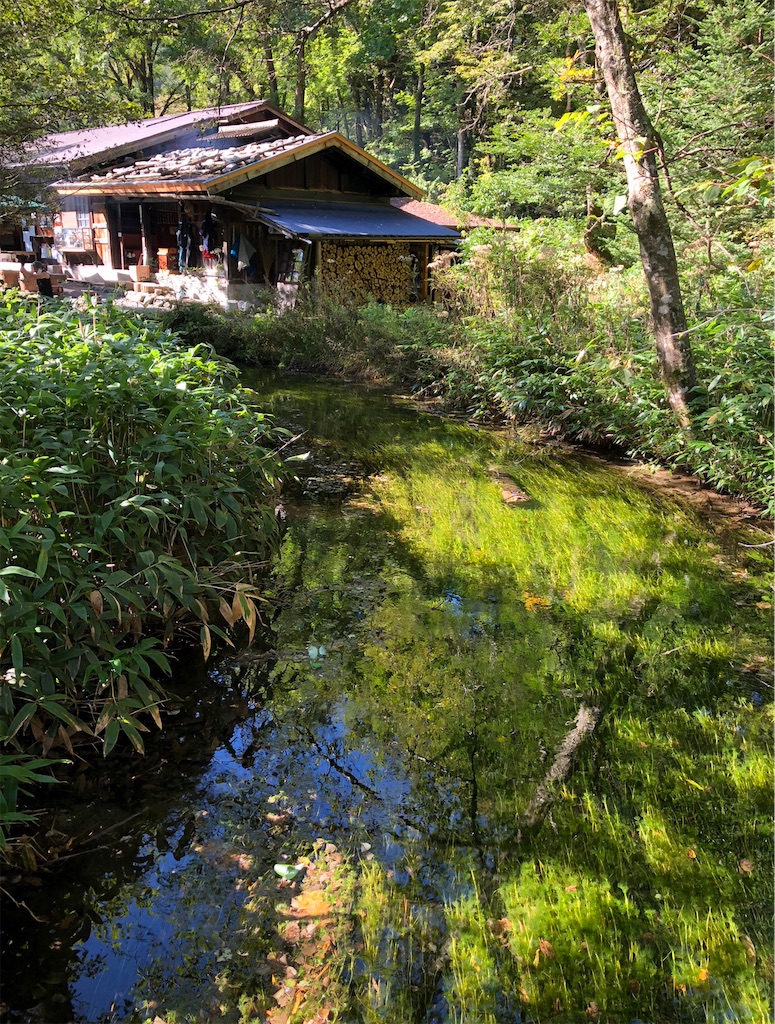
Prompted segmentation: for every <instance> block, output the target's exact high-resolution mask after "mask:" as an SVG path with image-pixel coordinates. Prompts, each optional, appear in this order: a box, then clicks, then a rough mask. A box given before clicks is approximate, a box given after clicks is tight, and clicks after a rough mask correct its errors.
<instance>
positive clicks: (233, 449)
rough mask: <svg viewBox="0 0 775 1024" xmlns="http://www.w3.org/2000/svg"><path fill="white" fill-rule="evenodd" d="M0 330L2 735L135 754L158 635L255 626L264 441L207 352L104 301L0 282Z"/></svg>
mask: <svg viewBox="0 0 775 1024" xmlns="http://www.w3.org/2000/svg"><path fill="white" fill-rule="evenodd" d="M0 327H1V333H0V352H1V353H2V360H1V361H0V365H1V366H2V370H1V371H0V397H1V398H2V404H1V405H0V456H1V457H2V461H0V501H1V503H2V508H3V513H2V519H1V520H0V550H2V552H3V562H4V567H3V568H0V601H2V603H3V606H4V611H3V614H2V620H0V658H2V671H3V673H4V674H3V677H2V681H0V731H1V732H2V740H3V742H4V743H5V744H6V745H8V746H9V747H10V749H11V750H21V749H23V746H24V745H29V744H31V743H33V742H36V743H39V744H40V749H41V751H42V753H43V755H44V756H46V755H47V754H48V752H49V751H50V750H51V749H52V748H54V747H64V748H65V749H67V750H68V751H69V752H71V753H72V751H73V739H74V738H75V737H76V735H79V736H80V737H81V738H82V737H83V736H89V735H93V736H95V737H100V739H101V741H102V744H103V750H104V753H105V754H107V753H109V752H110V750H111V749H112V748H113V747H114V745H115V744H116V742H117V740H118V739H119V737H120V736H122V735H123V736H124V737H125V739H127V740H129V742H130V743H131V744H132V746H133V747H135V749H137V750H138V751H142V749H143V739H142V735H141V734H142V732H144V731H147V726H146V725H145V724H144V722H143V718H144V717H146V716H150V717H151V718H152V719H153V720H154V721H155V722H156V724H157V725H160V724H161V717H160V713H159V707H160V704H161V703H162V701H163V699H164V693H163V690H162V689H161V688H160V687H159V685H158V683H157V679H158V677H159V675H160V674H164V673H167V672H168V671H169V667H170V662H169V657H168V654H167V653H165V650H164V648H167V647H169V645H170V644H171V643H172V642H173V641H176V640H179V639H181V638H183V637H187V638H189V639H195V642H200V643H201V645H202V647H203V650H204V653H205V656H207V655H208V654H209V651H210V648H211V645H212V643H213V640H214V638H215V637H217V636H224V635H225V632H224V631H225V630H226V628H227V627H230V626H232V625H234V623H235V622H237V621H239V620H241V619H243V618H244V619H245V621H246V622H247V624H248V627H249V628H250V631H251V635H252V632H253V631H254V629H255V625H256V620H257V616H258V605H257V602H259V601H260V600H262V598H261V595H260V591H259V589H258V587H257V583H256V579H255V569H256V564H257V563H258V562H259V561H260V560H261V559H263V558H264V557H265V555H266V553H267V552H268V550H269V548H270V546H271V545H272V544H273V542H274V541H275V540H276V539H277V533H278V527H277V523H276V520H275V516H274V494H275V490H276V487H277V484H278V480H279V474H280V471H281V467H280V462H279V459H278V457H277V455H276V453H275V450H274V449H275V446H276V445H277V444H278V443H279V442H278V437H277V436H276V434H275V432H274V431H273V429H272V427H271V425H270V424H269V422H268V421H267V420H266V418H265V417H264V415H263V414H262V413H261V412H259V411H258V410H257V409H256V408H255V405H254V404H253V403H252V401H251V397H250V393H249V392H247V391H245V390H243V389H241V388H239V387H238V386H237V385H236V384H235V381H234V370H233V368H231V367H230V366H229V365H228V364H225V363H222V362H217V361H215V360H214V359H213V358H212V357H211V354H210V350H209V349H206V348H204V347H201V346H200V347H198V348H189V349H186V348H185V347H183V346H182V345H181V343H180V341H179V339H178V338H177V337H176V336H175V335H173V334H171V333H170V332H168V331H165V330H160V329H159V328H158V327H155V326H148V325H142V324H140V323H137V322H135V321H133V320H132V319H131V318H129V317H128V316H126V315H125V314H121V313H119V312H117V311H116V310H114V309H113V308H112V307H97V306H93V307H91V308H89V309H87V310H86V311H85V312H84V313H79V312H77V311H75V310H72V309H68V308H65V307H63V308H59V307H56V306H53V305H49V306H47V307H44V308H42V309H41V310H40V311H39V310H38V306H37V304H30V303H27V302H25V301H24V300H23V299H21V298H20V297H19V296H18V295H16V294H14V293H8V294H7V295H6V297H5V299H4V301H3V305H2V307H0ZM216 615H217V620H216V621H213V617H214V616H216ZM218 622H220V625H218ZM3 776H6V777H7V772H4V771H3V770H2V768H0V777H3ZM7 805H8V807H9V809H10V807H11V802H10V801H8V800H7Z"/></svg>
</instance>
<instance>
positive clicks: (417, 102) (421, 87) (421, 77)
mask: <svg viewBox="0 0 775 1024" xmlns="http://www.w3.org/2000/svg"><path fill="white" fill-rule="evenodd" d="M424 94H425V65H424V64H421V65H420V66H419V68H418V69H417V83H416V85H415V89H414V129H413V132H412V147H413V149H414V162H415V163H416V164H419V163H420V158H421V156H422V104H423V98H424Z"/></svg>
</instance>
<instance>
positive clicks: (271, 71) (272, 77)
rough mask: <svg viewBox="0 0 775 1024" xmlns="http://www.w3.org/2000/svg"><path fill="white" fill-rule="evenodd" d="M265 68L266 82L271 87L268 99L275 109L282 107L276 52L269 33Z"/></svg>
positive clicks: (267, 35)
mask: <svg viewBox="0 0 775 1024" xmlns="http://www.w3.org/2000/svg"><path fill="white" fill-rule="evenodd" d="M263 44H264V66H265V67H266V80H267V84H268V86H269V96H268V97H267V98H268V100H269V102H270V103H271V104H272V106H273V107H279V106H280V92H279V90H278V88H277V69H276V68H275V63H274V52H273V50H272V40H271V37H270V35H269V33H268V32H267V33H265V35H264V40H263Z"/></svg>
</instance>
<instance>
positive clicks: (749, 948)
mask: <svg viewBox="0 0 775 1024" xmlns="http://www.w3.org/2000/svg"><path fill="white" fill-rule="evenodd" d="M740 941H741V942H742V944H743V948H744V949H745V958H746V960H747V961H748V963H749V964H755V963H756V946H754V944H753V942H751V940H750V939H749V938H748V936H747V935H741V936H740Z"/></svg>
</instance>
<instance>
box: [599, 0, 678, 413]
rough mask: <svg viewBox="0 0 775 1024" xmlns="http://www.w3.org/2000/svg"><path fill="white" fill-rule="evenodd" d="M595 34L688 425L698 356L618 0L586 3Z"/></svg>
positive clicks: (672, 383)
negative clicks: (694, 355)
mask: <svg viewBox="0 0 775 1024" xmlns="http://www.w3.org/2000/svg"><path fill="white" fill-rule="evenodd" d="M584 6H585V7H586V10H587V14H588V15H589V20H590V22H591V23H592V30H593V32H594V33H595V52H596V55H597V63H598V66H599V68H600V70H601V71H602V73H603V77H604V78H605V84H606V88H607V90H608V98H609V100H610V102H611V111H612V114H613V120H614V125H615V127H616V133H617V136H618V140H619V146H620V152H621V155H622V158H623V161H624V168H625V171H626V173H627V188H628V201H627V206H628V208H629V210H630V214H631V215H632V221H633V225H634V227H635V231H636V233H637V236H638V242H639V244H640V255H641V261H642V263H643V271H644V273H645V275H646V282H647V284H648V289H649V295H650V299H651V322H652V329H653V333H654V338H655V341H656V346H657V359H658V362H659V369H660V372H661V374H662V379H663V380H664V383H665V388H666V390H667V397H668V401H669V402H670V405H671V407H672V409H673V412H674V413H675V416H676V418H677V420H678V422H679V423H680V425H681V426H682V427H688V426H689V422H690V414H689V392H690V391H691V389H692V388H693V387H694V385H695V372H694V361H693V359H692V352H691V347H690V345H689V336H688V334H687V331H686V314H685V312H684V306H683V299H682V297H681V287H680V283H679V279H678V262H677V260H676V256H675V248H674V247H673V236H672V234H671V231H670V224H669V222H668V219H667V214H666V213H665V208H664V205H663V203H662V193H661V189H660V186H659V177H658V173H657V147H656V145H655V139H654V129H653V127H652V124H651V121H650V120H649V117H648V114H647V113H646V110H645V107H644V106H643V100H642V99H641V95H640V92H639V91H638V84H637V81H636V79H635V72H634V71H633V68H632V63H631V62H630V55H629V51H628V49H627V42H626V40H625V37H624V30H623V28H622V22H621V19H620V17H619V7H618V4H617V0H584Z"/></svg>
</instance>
